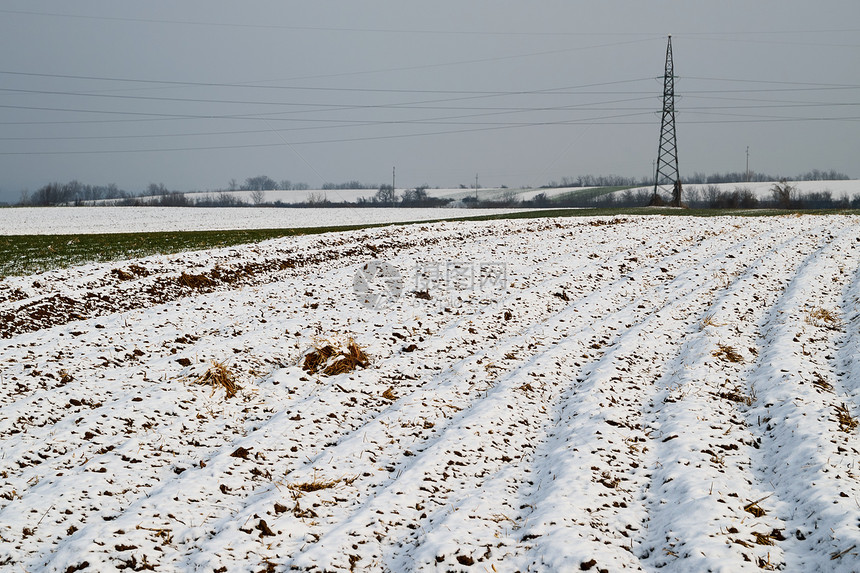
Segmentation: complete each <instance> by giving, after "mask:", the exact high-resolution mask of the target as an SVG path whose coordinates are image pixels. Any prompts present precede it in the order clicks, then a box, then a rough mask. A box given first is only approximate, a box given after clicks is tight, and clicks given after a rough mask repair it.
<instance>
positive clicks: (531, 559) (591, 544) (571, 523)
mask: <svg viewBox="0 0 860 573" xmlns="http://www.w3.org/2000/svg"><path fill="white" fill-rule="evenodd" d="M770 234H771V235H772V234H773V233H770ZM744 239H746V240H744ZM722 240H724V238H721V240H720V242H722ZM739 241H740V242H739V244H733V245H730V246H728V247H727V248H726V247H725V246H721V247H720V248H722V251H719V250H711V249H713V246H712V245H709V244H705V245H704V246H703V247H702V249H701V250H702V251H704V252H705V253H704V254H706V256H705V257H704V261H703V262H701V263H699V264H698V265H691V266H688V267H685V270H684V272H683V273H681V274H680V275H679V276H678V277H677V278H676V279H675V280H674V281H673V282H672V283H671V285H667V288H666V289H665V292H664V293H662V296H663V299H664V300H663V301H662V304H661V305H658V309H657V310H656V311H655V312H653V313H651V314H649V315H648V317H647V318H646V320H645V321H643V322H641V323H639V324H637V325H636V326H635V327H633V328H630V329H629V330H627V331H626V332H625V333H624V335H623V336H622V337H621V338H620V339H619V341H618V342H617V343H616V344H614V345H613V347H612V348H611V349H610V350H609V351H608V352H607V354H605V355H604V356H603V357H602V358H601V359H600V361H599V362H598V363H597V364H596V365H594V367H593V368H591V369H590V372H586V376H585V377H584V378H581V379H579V381H578V384H577V385H575V386H574V387H573V388H572V389H570V390H568V391H567V392H566V395H565V399H564V400H563V401H562V403H561V407H560V408H559V410H558V412H557V413H556V415H557V418H556V419H557V422H556V424H555V425H556V426H558V427H559V428H560V430H559V431H558V432H557V433H556V434H555V435H552V436H550V439H549V440H548V442H547V444H546V445H545V448H543V452H544V453H543V454H542V455H543V458H544V459H545V463H544V464H541V465H540V467H541V468H542V469H543V470H544V471H543V474H544V475H542V476H541V479H540V480H539V481H538V485H537V486H536V488H534V489H533V491H531V492H529V496H530V497H529V498H527V499H530V501H531V503H528V505H532V506H534V508H533V510H532V511H531V512H530V514H529V516H528V517H529V527H528V528H527V530H526V533H525V534H524V536H523V543H522V544H521V548H522V550H523V551H524V555H522V556H520V558H519V559H517V560H516V561H515V562H516V563H518V565H519V568H520V569H526V568H528V569H530V570H542V569H551V570H561V569H565V568H577V567H597V568H598V569H606V570H613V571H614V570H618V569H623V568H632V569H639V567H640V565H639V563H638V558H637V556H635V555H633V554H632V551H631V550H632V548H633V538H634V537H636V536H638V533H637V532H638V531H639V530H640V529H641V528H642V522H643V521H644V519H645V511H644V508H643V507H642V504H641V502H640V500H639V499H637V497H638V496H639V495H640V492H641V490H642V489H643V488H644V487H645V484H647V483H648V481H649V479H650V473H651V471H652V470H651V468H650V467H649V466H650V465H651V463H652V461H653V454H651V453H648V452H649V451H651V452H653V450H654V449H655V447H656V446H655V443H656V442H657V439H655V437H654V436H652V435H651V434H652V432H653V431H655V430H654V429H653V428H648V427H647V425H646V423H647V422H646V420H644V419H643V418H642V413H643V411H644V410H645V409H646V405H647V404H648V403H649V402H651V401H653V399H654V393H655V388H654V380H655V379H656V378H657V377H658V376H659V375H660V373H661V371H662V370H663V366H662V365H663V364H665V363H670V362H671V360H672V358H674V357H675V356H676V355H677V353H678V350H677V346H678V345H677V340H679V339H681V338H683V336H684V335H685V334H686V333H687V332H689V331H690V329H691V326H692V325H693V324H694V323H695V322H696V320H697V310H696V309H700V310H704V308H706V306H707V304H708V300H709V299H710V298H712V297H713V296H714V293H715V292H716V291H717V290H718V286H719V284H720V282H721V280H723V277H724V276H726V275H733V274H736V273H738V272H740V271H741V270H743V269H745V268H746V266H747V265H748V264H749V263H750V260H751V259H752V255H750V254H746V253H745V251H744V249H743V248H739V247H743V246H744V245H745V244H751V243H752V242H753V241H755V242H759V241H761V238H760V237H759V238H749V237H747V238H744V237H742V238H741V239H739ZM715 242H716V241H715ZM709 250H710V251H711V252H710V253H709ZM734 252H739V253H742V254H743V256H742V257H738V256H736V255H734V254H732V253H734ZM694 256H695V258H696V259H699V258H701V257H700V256H699V253H698V252H695V254H694ZM729 257H730V258H729ZM693 277H696V280H691V279H692V278H693ZM702 277H710V278H708V279H703V278H702ZM669 286H671V287H673V288H671V289H670V288H668V287H669ZM655 295H656V293H655ZM619 387H620V388H624V390H621V391H620V390H619ZM600 422H604V423H606V424H607V425H608V427H607V426H602V425H601V424H600ZM660 438H664V437H663V436H660ZM585 515H588V516H589V517H588V518H585V517H583V516H585ZM567 516H578V518H569V517H567Z"/></svg>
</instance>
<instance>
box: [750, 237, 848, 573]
mask: <svg viewBox="0 0 860 573" xmlns="http://www.w3.org/2000/svg"><path fill="white" fill-rule="evenodd" d="M856 237H857V225H856V224H854V225H853V226H852V227H848V228H846V229H845V230H844V231H843V232H841V233H839V234H838V235H837V236H834V235H833V234H832V231H831V232H830V233H829V235H828V239H829V242H828V244H827V245H826V246H825V247H823V248H822V249H821V250H820V251H819V252H818V253H816V254H815V255H813V256H810V257H808V258H807V259H806V260H805V261H804V264H803V265H801V267H800V269H799V271H798V272H797V274H796V275H795V276H794V277H793V278H792V281H791V283H790V284H789V286H788V287H787V289H786V291H785V293H784V294H783V295H782V297H781V298H780V299H779V301H778V302H777V304H776V305H775V306H774V307H773V308H772V309H771V311H770V312H769V313H768V316H767V320H766V322H765V323H764V324H763V326H762V328H761V331H760V346H761V347H762V352H761V353H760V356H759V360H758V363H757V364H756V367H755V369H753V371H752V372H751V373H750V384H751V386H753V387H754V388H755V393H756V401H755V404H754V405H753V407H751V408H750V410H749V411H748V414H747V420H748V423H749V425H750V428H751V430H752V432H753V434H754V435H755V436H756V440H760V441H761V449H760V450H758V452H757V453H758V454H759V455H758V456H757V457H756V458H755V459H754V460H753V465H752V470H753V475H754V476H755V481H756V482H757V485H758V487H759V488H761V489H762V490H764V491H769V492H772V496H771V497H770V498H768V500H767V503H766V504H765V503H762V504H760V505H761V506H762V507H763V508H764V509H766V510H767V511H771V512H773V514H774V515H775V516H777V517H778V518H779V519H781V520H782V521H783V522H784V524H785V533H784V537H785V539H782V540H778V541H779V543H777V544H775V548H774V550H773V551H772V553H771V562H770V563H765V565H768V566H770V565H773V566H775V567H778V566H780V564H781V563H784V564H786V565H787V564H790V565H791V566H792V567H794V566H798V567H800V568H802V569H803V570H805V571H811V570H815V569H816V567H817V565H816V564H819V563H821V562H822V561H824V562H827V560H829V558H830V557H832V556H839V555H840V554H841V553H842V552H846V553H845V554H844V555H841V556H839V557H838V558H839V559H840V561H839V563H838V566H839V567H847V568H849V569H856V568H858V566H860V559H858V555H857V553H856V552H855V553H852V552H851V551H852V550H851V546H852V545H854V546H860V530H858V527H857V525H858V523H860V506H858V503H857V500H858V499H860V478H858V474H857V472H856V470H854V465H855V458H854V455H851V454H850V450H848V449H846V448H845V447H844V446H848V447H849V448H853V449H855V450H856V449H858V442H857V438H856V430H852V431H851V432H850V434H851V435H850V436H846V437H845V438H843V437H842V436H841V435H840V432H839V425H838V423H837V420H836V419H835V418H836V407H837V406H839V405H841V404H842V403H843V398H841V397H838V396H835V395H834V393H833V392H834V389H835V390H836V391H837V392H839V393H841V392H842V389H841V388H837V387H836V384H835V383H836V382H837V381H836V377H835V376H834V373H833V364H832V361H833V360H834V356H833V354H834V353H835V350H836V349H835V346H836V334H835V332H836V330H835V328H834V325H833V324H832V323H829V321H824V320H823V319H820V318H817V315H816V313H815V311H816V310H817V309H829V310H831V311H835V309H838V308H839V305H840V303H841V302H842V301H843V292H844V290H845V288H846V287H847V286H848V281H849V279H850V278H851V277H854V276H855V273H856V269H857V266H858V259H860V251H858V249H857V248H856ZM846 256H847V257H850V259H849V260H848V261H846V260H845V257H846ZM846 266H847V267H848V268H849V269H850V270H849V272H848V273H846V272H845V270H844V269H845V267H846ZM840 269H841V270H840ZM851 415H856V410H855V411H854V412H851ZM821 522H826V523H828V524H834V523H835V524H839V528H838V529H837V530H823V528H818V525H817V524H818V523H821ZM834 565H836V564H834Z"/></svg>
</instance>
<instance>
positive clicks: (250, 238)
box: [0, 207, 860, 279]
mask: <svg viewBox="0 0 860 573" xmlns="http://www.w3.org/2000/svg"><path fill="white" fill-rule="evenodd" d="M792 213H807V214H816V215H818V214H855V215H856V214H858V213H860V211H857V210H853V211H844V210H840V211H784V210H777V209H768V210H763V209H748V210H738V209H671V208H650V207H649V208H642V207H639V208H636V207H634V208H613V209H540V210H536V211H523V212H518V213H508V214H499V215H478V216H475V217H467V218H452V219H434V220H429V221H415V222H412V221H410V222H406V223H395V224H396V225H411V224H420V223H428V222H435V221H495V220H502V219H534V218H547V217H593V216H617V215H668V216H687V217H689V216H693V217H714V216H724V215H734V216H773V215H787V214H792ZM386 225H391V223H376V224H368V225H349V226H337V227H311V228H298V229H250V230H224V231H167V232H156V233H109V234H97V235H86V234H83V235H75V234H69V235H0V279H2V278H3V277H6V276H25V275H31V274H35V273H40V272H45V271H49V270H53V269H58V268H66V267H72V266H77V265H84V264H87V263H100V262H110V261H120V260H127V259H134V258H140V257H147V256H150V255H157V254H165V255H167V254H173V253H179V252H186V251H199V250H204V249H213V248H218V247H229V246H234V245H244V244H249V243H258V242H260V241H265V240H268V239H275V238H280V237H295V236H300V235H315V234H320V233H333V232H340V231H353V230H357V229H369V228H374V227H383V226H386Z"/></svg>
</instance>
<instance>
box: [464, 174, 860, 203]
mask: <svg viewBox="0 0 860 573" xmlns="http://www.w3.org/2000/svg"><path fill="white" fill-rule="evenodd" d="M816 181H817V179H816ZM652 195H653V190H652V189H651V187H638V188H637V189H626V190H623V191H619V192H616V193H607V194H604V195H600V196H596V197H590V198H589V197H582V196H580V197H571V198H561V199H550V198H548V197H547V196H546V195H544V194H541V195H538V196H536V197H534V198H533V199H532V200H531V201H524V202H523V203H522V205H524V206H533V207H557V208H558V207H580V208H613V207H625V208H626V207H643V206H645V205H648V204H649V203H650V201H651V198H652ZM681 202H682V204H683V205H684V206H685V207H689V208H691V209H860V193H855V194H854V195H852V196H849V195H848V194H847V193H843V194H840V195H838V196H837V195H834V193H833V192H832V191H830V190H828V189H825V190H821V191H808V192H801V191H800V190H799V189H798V188H797V187H796V186H795V185H791V184H790V183H788V182H786V181H785V180H783V181H780V182H778V183H774V184H773V185H772V186H771V187H770V189H769V192H768V194H767V195H766V196H764V197H759V196H757V195H756V193H754V192H753V190H752V189H750V188H749V187H746V186H744V185H743V184H740V185H736V186H734V187H733V188H731V189H726V188H725V187H722V188H721V187H719V186H717V185H716V184H710V185H707V186H704V187H685V188H684V191H683V194H682V197H681ZM480 206H482V207H486V206H491V205H489V204H481V205H480ZM492 206H494V207H495V206H510V205H497V204H493V205H492Z"/></svg>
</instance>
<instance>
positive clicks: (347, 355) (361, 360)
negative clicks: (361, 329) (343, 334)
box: [302, 338, 370, 376]
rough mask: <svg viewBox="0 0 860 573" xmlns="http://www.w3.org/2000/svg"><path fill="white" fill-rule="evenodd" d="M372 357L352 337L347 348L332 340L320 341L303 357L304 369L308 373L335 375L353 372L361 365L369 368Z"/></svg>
mask: <svg viewBox="0 0 860 573" xmlns="http://www.w3.org/2000/svg"><path fill="white" fill-rule="evenodd" d="M369 364H370V359H369V358H368V356H367V354H365V352H364V350H362V349H361V348H360V347H359V346H358V344H357V343H356V342H355V340H353V339H352V338H350V339H349V340H347V342H346V345H345V348H336V347H335V346H334V345H333V344H332V343H330V342H327V341H326V342H324V343H318V344H317V345H316V346H315V347H314V349H313V350H311V351H310V352H308V353H307V354H305V356H304V358H303V359H302V370H304V371H305V372H307V373H308V374H317V373H321V374H323V375H324V376H334V375H336V374H345V373H347V372H352V371H353V370H355V369H356V368H358V367H359V366H361V367H362V368H367V366H368V365H369Z"/></svg>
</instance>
